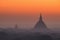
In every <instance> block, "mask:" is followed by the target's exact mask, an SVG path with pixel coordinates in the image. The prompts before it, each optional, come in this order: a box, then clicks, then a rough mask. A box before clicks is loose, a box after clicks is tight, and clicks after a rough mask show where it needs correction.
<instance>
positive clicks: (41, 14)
mask: <svg viewBox="0 0 60 40" xmlns="http://www.w3.org/2000/svg"><path fill="white" fill-rule="evenodd" d="M39 19H40V20H39V21H42V14H41V13H40V18H39Z"/></svg>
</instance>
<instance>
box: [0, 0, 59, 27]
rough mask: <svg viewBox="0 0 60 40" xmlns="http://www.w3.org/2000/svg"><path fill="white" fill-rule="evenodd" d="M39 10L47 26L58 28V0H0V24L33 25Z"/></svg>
mask: <svg viewBox="0 0 60 40" xmlns="http://www.w3.org/2000/svg"><path fill="white" fill-rule="evenodd" d="M40 12H41V13H42V15H43V20H44V22H45V23H46V24H47V26H48V27H49V28H60V0H0V25H5V26H8V25H12V24H16V23H17V24H20V26H29V27H30V26H34V24H35V23H36V22H37V21H38V18H39V15H40ZM29 27H28V28H29Z"/></svg>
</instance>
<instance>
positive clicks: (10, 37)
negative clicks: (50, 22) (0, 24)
mask: <svg viewBox="0 0 60 40" xmlns="http://www.w3.org/2000/svg"><path fill="white" fill-rule="evenodd" d="M52 35H55V34H52ZM0 40H60V37H52V36H51V35H48V34H40V33H36V32H34V33H26V32H19V33H16V32H5V31H0Z"/></svg>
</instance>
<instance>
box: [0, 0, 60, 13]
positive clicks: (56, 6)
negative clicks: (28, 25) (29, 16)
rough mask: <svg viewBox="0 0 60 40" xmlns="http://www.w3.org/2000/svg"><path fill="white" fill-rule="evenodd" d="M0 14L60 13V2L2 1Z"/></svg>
mask: <svg viewBox="0 0 60 40" xmlns="http://www.w3.org/2000/svg"><path fill="white" fill-rule="evenodd" d="M0 12H4V13H5V12H20V13H21V12H24V13H25V12H28V13H29V12H34V13H35V12H43V13H46V12H48V13H49V12H54V13H55V12H58V13H60V0H0Z"/></svg>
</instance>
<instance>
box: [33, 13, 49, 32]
mask: <svg viewBox="0 0 60 40" xmlns="http://www.w3.org/2000/svg"><path fill="white" fill-rule="evenodd" d="M34 30H35V31H36V32H41V33H45V32H47V30H48V28H47V26H46V24H45V23H44V21H43V19H42V14H40V17H39V21H38V22H37V24H36V25H35V27H34Z"/></svg>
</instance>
